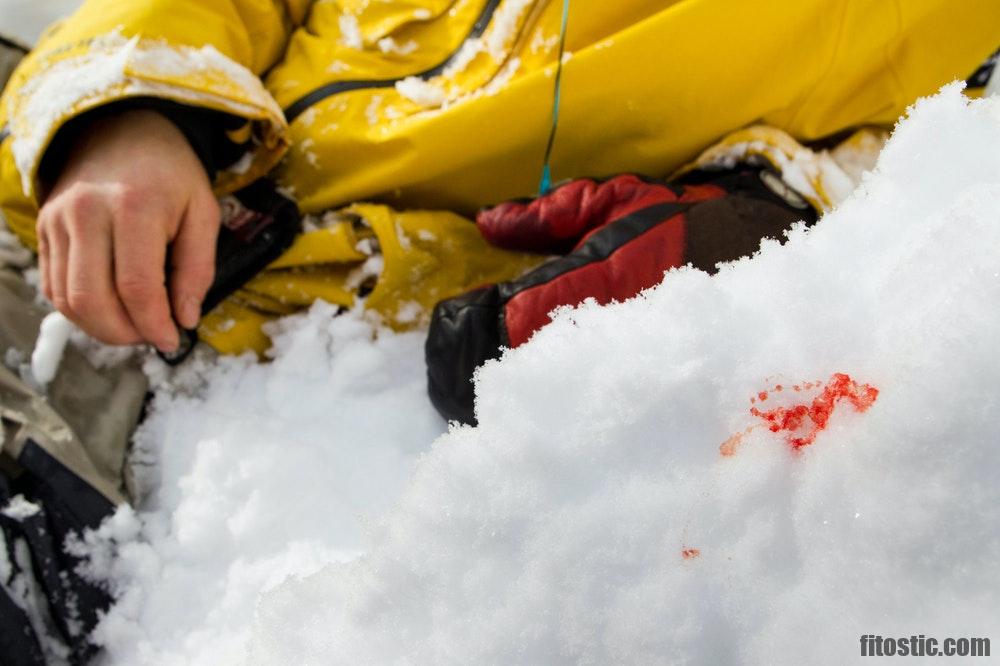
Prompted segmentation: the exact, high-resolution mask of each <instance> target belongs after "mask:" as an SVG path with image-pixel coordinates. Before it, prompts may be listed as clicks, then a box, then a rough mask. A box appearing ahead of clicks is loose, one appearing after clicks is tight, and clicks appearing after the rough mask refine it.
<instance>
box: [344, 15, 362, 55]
mask: <svg viewBox="0 0 1000 666" xmlns="http://www.w3.org/2000/svg"><path fill="white" fill-rule="evenodd" d="M339 24H340V35H341V37H340V43H341V44H343V45H344V46H346V47H347V48H349V49H355V50H358V51H360V50H361V49H363V48H364V46H365V43H364V39H362V36H361V26H360V25H359V24H358V17H357V16H355V15H354V14H341V15H340V19H339Z"/></svg>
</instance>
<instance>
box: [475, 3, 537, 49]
mask: <svg viewBox="0 0 1000 666" xmlns="http://www.w3.org/2000/svg"><path fill="white" fill-rule="evenodd" d="M533 4H534V0H506V2H501V3H500V5H499V6H498V7H497V10H496V12H495V13H494V14H493V19H492V20H491V21H490V29H489V31H488V32H487V34H486V50H487V51H488V52H489V54H490V55H491V56H493V59H494V60H496V61H497V62H502V61H503V60H504V59H505V58H506V57H507V48H508V45H509V43H510V42H511V40H512V39H513V38H514V37H515V35H517V30H518V27H519V26H520V23H521V15H522V14H524V12H525V10H526V9H528V8H529V7H531V6H532V5H533Z"/></svg>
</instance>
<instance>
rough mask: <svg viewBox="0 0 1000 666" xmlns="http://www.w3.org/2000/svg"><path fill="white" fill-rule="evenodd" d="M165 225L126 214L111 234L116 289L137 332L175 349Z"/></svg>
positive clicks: (161, 345)
mask: <svg viewBox="0 0 1000 666" xmlns="http://www.w3.org/2000/svg"><path fill="white" fill-rule="evenodd" d="M167 226H169V225H168V224H167V223H165V222H161V221H159V220H154V219H152V218H151V217H146V218H144V219H143V218H142V217H140V216H136V215H129V216H127V217H121V218H119V220H117V221H116V223H115V225H114V231H113V234H112V238H113V243H114V247H113V254H114V258H115V266H114V271H115V289H116V291H117V292H118V296H119V298H121V301H122V303H123V304H124V306H125V311H126V312H128V316H129V319H131V320H132V324H133V325H134V326H135V328H136V330H137V331H138V332H139V335H141V336H142V338H143V340H146V341H147V342H149V343H151V344H153V345H155V346H156V347H157V348H158V349H160V351H174V350H175V349H176V348H177V345H178V344H179V337H178V334H177V327H176V325H175V324H174V321H173V319H171V317H170V307H169V305H168V303H167V288H166V285H165V284H164V261H165V259H166V254H167V239H166V237H165V235H164V232H163V229H164V228H166V227H167Z"/></svg>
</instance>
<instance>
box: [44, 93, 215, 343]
mask: <svg viewBox="0 0 1000 666" xmlns="http://www.w3.org/2000/svg"><path fill="white" fill-rule="evenodd" d="M219 217H220V216H219V206H218V202H217V201H216V199H215V196H214V195H213V193H212V188H211V184H210V183H209V180H208V176H207V174H206V173H205V169H204V168H203V167H202V164H201V162H200V161H199V159H198V156H197V155H196V154H195V153H194V150H192V148H191V146H190V144H189V143H188V141H187V139H186V138H185V137H184V135H183V134H182V133H181V131H180V130H179V129H177V127H176V126H175V125H174V124H173V123H172V122H170V121H169V120H168V119H167V118H165V117H164V116H162V115H160V114H159V113H157V112H155V111H148V110H129V111H125V112H122V113H120V114H117V115H114V116H109V117H106V118H101V119H98V120H95V121H94V122H93V124H91V125H90V126H89V127H88V128H87V130H86V131H85V132H84V133H83V135H82V136H81V138H80V139H79V140H78V141H77V143H76V145H75V146H74V147H73V149H72V151H71V153H70V157H69V159H68V161H67V163H66V165H65V167H64V168H63V170H62V173H61V174H60V176H59V178H58V180H57V181H56V183H55V184H54V186H53V188H52V190H51V193H50V194H49V196H48V198H47V199H46V201H45V204H44V206H42V209H41V212H40V213H39V216H38V225H37V231H38V256H39V260H38V263H39V270H40V273H41V285H42V292H43V293H44V294H45V296H46V297H47V298H48V299H49V300H50V301H51V302H52V304H53V305H54V306H55V307H56V308H57V309H58V310H59V311H60V312H62V313H63V314H65V315H66V316H67V317H68V318H69V319H71V320H72V321H73V322H75V323H76V324H77V325H78V326H79V327H80V328H82V329H83V330H84V331H86V332H87V333H89V334H90V335H92V336H93V337H95V338H97V339H99V340H102V341H104V342H107V343H109V344H120V345H124V344H136V343H140V342H148V343H150V344H153V345H155V346H156V347H157V348H159V349H160V350H161V351H173V350H175V349H176V348H177V346H178V344H179V336H178V331H177V324H180V325H181V326H183V327H184V328H194V327H195V326H197V325H198V319H199V318H200V315H201V302H202V300H203V299H204V297H205V294H206V292H207V291H208V289H209V287H210V286H211V284H212V280H213V278H214V275H215V244H216V238H217V236H218V232H219V224H220V220H219ZM168 245H172V248H171V252H170V266H171V274H170V284H169V285H167V283H166V274H165V272H166V265H167V264H166V262H167V247H168ZM168 287H169V292H168ZM171 312H172V313H173V316H171ZM175 322H176V323H175Z"/></svg>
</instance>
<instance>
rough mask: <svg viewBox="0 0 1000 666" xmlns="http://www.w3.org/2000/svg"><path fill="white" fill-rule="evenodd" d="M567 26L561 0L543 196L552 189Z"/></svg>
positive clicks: (540, 188)
mask: <svg viewBox="0 0 1000 666" xmlns="http://www.w3.org/2000/svg"><path fill="white" fill-rule="evenodd" d="M567 25H569V0H563V14H562V28H561V29H560V32H559V60H558V61H557V63H556V82H555V92H554V94H553V99H552V129H550V130H549V142H548V144H547V145H546V146H545V159H544V160H542V182H541V184H540V185H539V186H538V193H539V194H545V193H546V192H548V191H549V190H551V189H552V148H553V146H555V143H556V130H558V129H559V101H560V97H561V96H562V69H563V55H564V54H565V53H566V26H567Z"/></svg>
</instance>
